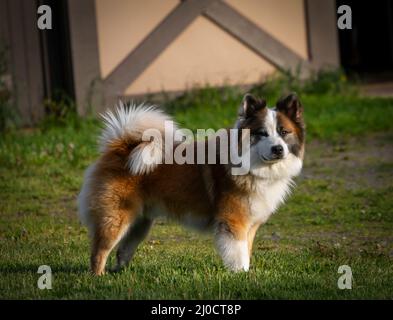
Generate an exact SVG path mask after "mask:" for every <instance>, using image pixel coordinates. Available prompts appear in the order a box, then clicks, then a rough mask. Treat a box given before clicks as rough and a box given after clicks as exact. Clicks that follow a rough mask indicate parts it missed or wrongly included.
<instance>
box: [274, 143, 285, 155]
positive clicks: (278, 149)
mask: <svg viewBox="0 0 393 320" xmlns="http://www.w3.org/2000/svg"><path fill="white" fill-rule="evenodd" d="M272 153H273V154H274V155H276V156H278V157H281V156H282V155H283V153H284V148H283V147H282V145H280V144H278V145H276V146H273V147H272Z"/></svg>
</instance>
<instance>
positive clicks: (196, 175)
mask: <svg viewBox="0 0 393 320" xmlns="http://www.w3.org/2000/svg"><path fill="white" fill-rule="evenodd" d="M104 119H105V128H104V131H103V134H102V136H101V151H102V153H101V156H100V157H99V159H98V160H97V161H96V162H95V163H94V164H92V165H91V166H90V167H89V168H88V169H87V171H86V173H85V180H84V185H83V187H82V190H81V193H80V195H79V198H78V206H79V215H80V219H81V220H82V222H83V223H84V224H85V225H87V227H88V228H89V231H90V235H91V237H92V251H91V269H92V272H93V273H94V274H97V275H101V274H103V273H104V272H105V264H106V261H107V258H108V255H109V254H110V252H111V250H112V249H113V248H114V247H115V246H117V245H118V249H117V269H120V268H121V267H123V266H125V265H127V264H128V263H129V261H130V260H131V258H132V256H133V255H134V253H135V251H136V249H137V247H138V245H139V244H140V243H141V241H143V239H144V238H145V237H146V235H147V234H148V231H149V229H150V227H151V226H152V223H153V220H154V219H155V218H156V217H157V216H160V215H165V216H167V217H171V218H174V219H176V220H178V221H179V222H181V223H183V224H187V225H192V226H195V227H198V229H200V230H210V231H212V232H213V233H214V236H215V242H216V245H217V250H218V252H219V254H220V255H221V257H222V259H223V261H224V264H225V265H226V266H227V267H228V268H229V269H231V270H234V271H242V270H243V271H247V270H248V269H249V264H250V255H251V251H252V243H253V240H254V236H255V233H256V231H257V230H258V227H259V226H260V225H261V224H263V223H265V222H266V221H267V220H268V218H269V217H270V215H271V214H272V213H273V212H274V211H275V210H276V209H277V207H278V205H279V204H280V203H282V202H283V201H284V199H285V197H286V196H287V195H288V193H289V191H290V188H291V186H292V178H293V177H294V176H296V175H298V174H299V173H300V171H301V168H302V163H303V155H304V140H305V129H304V122H303V108H302V106H301V103H300V101H299V99H298V97H297V96H296V95H295V94H290V95H288V96H286V97H284V98H282V99H280V100H279V101H278V102H277V104H276V107H275V108H273V109H271V108H268V107H267V106H266V102H265V101H264V100H259V99H256V98H254V97H253V96H251V95H250V94H247V95H246V96H245V97H244V99H243V102H242V104H241V107H240V111H239V116H238V119H237V121H236V124H235V128H236V129H238V131H239V132H244V131H246V132H248V133H249V141H250V146H249V158H248V159H249V162H250V170H249V171H248V172H247V173H246V174H244V175H233V174H231V170H230V168H231V164H230V163H227V164H220V163H219V162H217V163H215V164H211V162H208V163H205V164H189V163H186V164H178V163H161V162H160V161H150V162H146V161H144V157H143V152H144V151H145V150H148V151H149V154H150V155H153V160H154V158H157V160H158V159H159V160H162V158H163V154H164V153H166V152H167V151H163V147H162V142H164V144H166V143H168V141H159V142H157V141H154V140H152V139H151V140H148V141H146V139H143V133H144V132H145V131H146V130H149V129H152V128H153V129H156V130H158V131H159V132H161V133H162V134H163V135H165V132H164V131H165V130H168V126H166V125H165V123H166V122H168V121H170V120H171V119H170V117H169V116H168V115H166V114H165V113H163V112H162V111H160V110H158V109H157V108H155V107H151V106H145V105H142V106H138V107H136V106H133V107H125V106H123V105H122V104H121V105H120V106H118V108H117V110H116V112H114V113H113V112H107V113H106V114H105V115H104ZM246 129H248V130H246ZM169 130H176V128H175V127H174V126H172V127H169ZM238 136H239V137H240V136H241V135H238ZM239 139H241V138H239ZM172 142H173V141H172ZM198 143H200V142H193V144H194V145H197V144H198ZM175 144H176V143H175ZM218 153H219V152H218Z"/></svg>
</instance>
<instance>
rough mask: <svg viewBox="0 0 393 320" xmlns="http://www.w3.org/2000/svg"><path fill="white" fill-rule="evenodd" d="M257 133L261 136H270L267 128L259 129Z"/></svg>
mask: <svg viewBox="0 0 393 320" xmlns="http://www.w3.org/2000/svg"><path fill="white" fill-rule="evenodd" d="M256 135H257V136H259V137H268V136H269V134H268V133H267V131H265V130H261V131H258V132H257V133H256Z"/></svg>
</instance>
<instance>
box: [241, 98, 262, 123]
mask: <svg viewBox="0 0 393 320" xmlns="http://www.w3.org/2000/svg"><path fill="white" fill-rule="evenodd" d="M265 107H266V100H264V99H256V98H255V97H254V96H253V95H252V94H250V93H246V95H245V96H244V97H243V101H242V104H241V106H240V108H239V117H240V118H249V117H252V116H253V115H254V114H255V113H256V112H257V111H259V110H261V109H263V108H265Z"/></svg>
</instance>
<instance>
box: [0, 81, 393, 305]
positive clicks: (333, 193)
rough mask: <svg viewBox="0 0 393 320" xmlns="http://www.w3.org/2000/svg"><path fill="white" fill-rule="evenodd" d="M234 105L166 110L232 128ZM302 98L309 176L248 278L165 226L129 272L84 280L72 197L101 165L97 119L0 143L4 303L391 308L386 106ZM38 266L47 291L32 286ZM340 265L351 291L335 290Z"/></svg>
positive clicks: (389, 114) (226, 99)
mask: <svg viewBox="0 0 393 320" xmlns="http://www.w3.org/2000/svg"><path fill="white" fill-rule="evenodd" d="M267 95H268V98H269V99H268V104H269V105H272V104H274V102H275V99H276V98H277V95H276V94H275V93H274V92H273V93H269V92H268V93H267ZM239 99H241V93H240V91H239V90H235V89H228V88H227V89H223V90H221V91H219V90H215V89H205V90H202V91H200V92H198V93H195V92H192V93H189V94H188V95H185V96H183V97H181V98H179V99H177V100H175V102H167V103H166V104H165V106H166V107H167V109H168V110H170V112H171V113H173V114H174V116H175V118H176V120H178V121H179V123H180V124H181V125H182V126H184V127H188V128H191V129H196V128H210V127H211V128H219V127H221V126H231V125H232V123H233V121H234V120H235V117H236V113H237V107H238V105H239V101H240V100H239ZM301 99H302V101H303V104H304V106H305V116H306V122H307V128H308V144H309V145H308V147H307V155H306V162H305V171H304V174H303V175H302V176H301V177H300V178H299V179H297V183H298V187H297V188H296V189H295V191H294V193H293V195H292V196H291V198H290V199H289V200H288V202H287V203H286V204H285V205H284V206H282V207H281V208H280V210H279V211H278V212H277V213H276V214H275V215H274V216H273V217H272V218H271V219H270V220H269V222H268V223H267V224H266V225H265V226H263V227H262V228H261V229H260V231H259V232H258V234H257V239H256V243H255V249H254V255H253V257H252V262H251V269H250V272H248V273H239V274H233V273H230V272H227V271H226V270H225V269H224V268H223V266H222V263H221V261H220V259H219V258H218V256H217V254H216V253H215V251H214V249H213V243H212V239H211V238H210V237H208V236H200V235H198V234H197V233H194V232H192V231H189V230H186V229H184V228H182V227H180V226H177V225H176V224H174V223H172V222H168V221H165V220H160V221H158V222H157V223H156V224H155V226H154V227H153V231H152V233H151V235H150V237H149V239H148V240H147V241H146V242H145V243H144V244H143V245H142V246H141V247H140V248H139V250H138V251H137V254H136V257H135V259H134V260H133V263H132V264H131V266H130V267H129V268H127V269H126V270H124V271H123V272H121V273H118V274H109V275H106V276H103V277H100V278H97V277H93V276H91V275H90V273H89V270H88V260H89V246H88V237H87V232H86V230H85V228H83V227H81V226H80V224H79V222H78V221H77V218H76V195H77V193H78V191H79V189H80V186H81V183H82V177H83V171H84V169H85V168H86V167H87V166H88V165H89V164H90V163H91V162H92V161H93V160H94V159H95V157H96V156H97V150H96V140H97V135H98V133H99V124H98V122H97V121H95V120H91V119H90V120H89V119H88V120H78V119H76V120H75V119H74V120H75V121H73V122H72V124H70V125H68V126H61V127H56V126H54V125H48V123H45V125H43V126H41V127H40V128H36V129H31V130H18V131H12V132H8V133H6V134H3V135H1V136H0V241H1V246H0V298H3V299H4V298H16V299H20V298H23V299H32V298H42V299H60V298H61V299H78V298H102V299H108V298H110V299H112V298H120V299H143V298H147V299H153V298H157V299H172V298H173V299H189V298H190V299H198V298H200V299H209V298H212V299H237V298H240V299H243V298H244V299H265V298H268V299H277V298H278V299H354V298H360V299H363V298H373V299H392V298H393V268H392V262H393V261H392V260H393V246H392V242H393V236H392V234H393V233H392V231H393V182H392V181H391V176H392V173H393V162H392V161H391V157H389V156H388V155H387V154H381V155H379V154H378V152H379V151H378V150H382V152H383V151H385V152H389V150H390V151H392V150H393V148H392V143H391V141H392V137H393V133H392V130H393V128H392V126H391V120H392V119H393V99H371V98H361V97H357V96H356V95H343V94H340V93H337V94H331V93H328V94H316V93H313V92H312V90H311V92H307V93H305V94H302V95H301ZM370 148H374V149H372V150H373V152H369V150H370ZM113 262H114V257H113V256H111V259H110V263H113ZM44 264H46V265H49V266H51V268H52V271H53V289H52V290H39V289H38V288H37V280H38V278H39V276H40V275H39V274H37V270H38V267H39V266H40V265H44ZM344 264H346V265H349V266H351V268H352V272H353V277H354V281H353V289H352V290H339V289H338V288H337V279H338V277H339V276H340V275H339V274H338V273H337V269H338V267H339V266H340V265H344Z"/></svg>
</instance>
